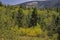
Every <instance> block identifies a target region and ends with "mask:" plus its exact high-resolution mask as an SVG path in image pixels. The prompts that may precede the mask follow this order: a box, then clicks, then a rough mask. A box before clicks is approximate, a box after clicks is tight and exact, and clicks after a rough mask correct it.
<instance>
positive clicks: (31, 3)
mask: <svg viewBox="0 0 60 40" xmlns="http://www.w3.org/2000/svg"><path fill="white" fill-rule="evenodd" d="M19 5H22V6H23V7H27V8H31V7H36V8H46V7H47V8H49V7H60V1H59V2H58V1H57V2H53V1H29V2H25V3H21V4H18V6H19Z"/></svg>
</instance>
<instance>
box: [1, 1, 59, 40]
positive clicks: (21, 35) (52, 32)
mask: <svg viewBox="0 0 60 40" xmlns="http://www.w3.org/2000/svg"><path fill="white" fill-rule="evenodd" d="M59 37H60V8H58V7H53V8H42V9H37V8H24V7H22V6H10V5H3V4H2V3H1V2H0V40H60V38H59Z"/></svg>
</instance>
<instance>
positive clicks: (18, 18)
mask: <svg viewBox="0 0 60 40" xmlns="http://www.w3.org/2000/svg"><path fill="white" fill-rule="evenodd" d="M22 12H23V11H22V9H19V10H18V14H17V23H18V26H19V27H22V19H23V13H22Z"/></svg>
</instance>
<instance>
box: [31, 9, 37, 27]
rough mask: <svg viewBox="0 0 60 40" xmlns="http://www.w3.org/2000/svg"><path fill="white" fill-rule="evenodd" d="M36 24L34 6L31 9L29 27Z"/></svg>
mask: <svg viewBox="0 0 60 40" xmlns="http://www.w3.org/2000/svg"><path fill="white" fill-rule="evenodd" d="M36 25H37V10H36V8H34V9H33V12H32V14H31V19H30V27H32V26H33V27H34V26H36Z"/></svg>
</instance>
